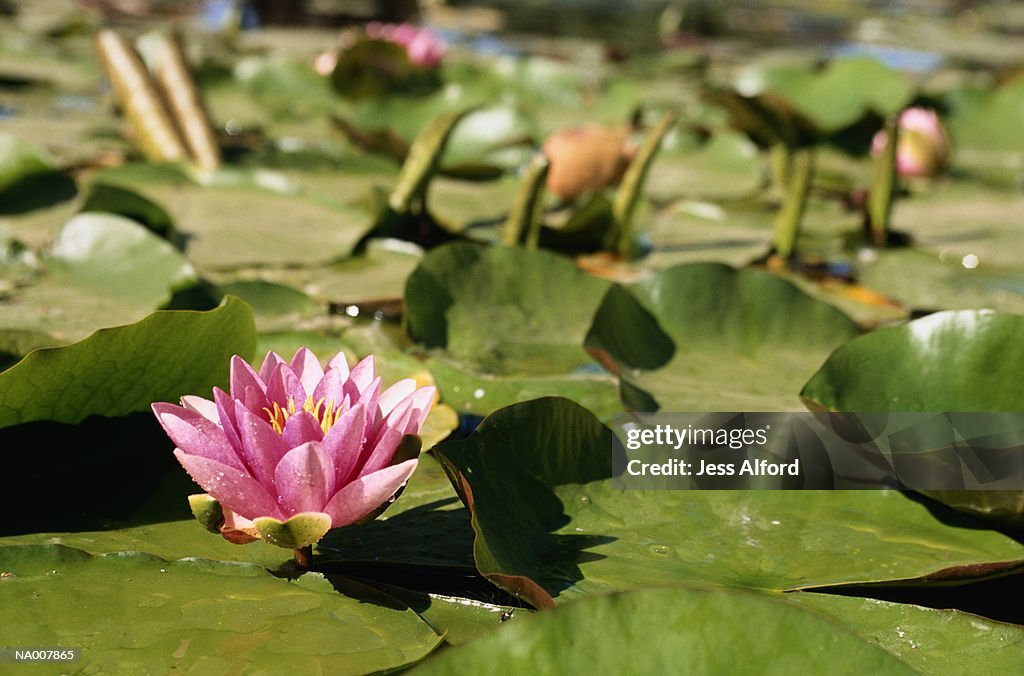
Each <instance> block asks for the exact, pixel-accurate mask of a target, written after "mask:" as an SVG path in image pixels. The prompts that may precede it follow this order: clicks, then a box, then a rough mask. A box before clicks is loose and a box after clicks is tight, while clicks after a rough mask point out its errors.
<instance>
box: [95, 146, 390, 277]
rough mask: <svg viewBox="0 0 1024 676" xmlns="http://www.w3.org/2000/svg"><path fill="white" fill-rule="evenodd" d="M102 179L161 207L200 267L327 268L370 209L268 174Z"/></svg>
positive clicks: (147, 174)
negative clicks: (197, 180)
mask: <svg viewBox="0 0 1024 676" xmlns="http://www.w3.org/2000/svg"><path fill="white" fill-rule="evenodd" d="M103 177H104V180H105V181H106V182H108V183H111V184H116V185H118V186H123V187H125V188H128V189H131V190H133V191H135V192H137V193H138V194H140V195H142V196H143V197H145V198H147V199H150V200H152V201H154V202H157V203H160V204H163V205H164V206H165V208H166V209H167V211H168V213H169V214H170V216H171V218H172V219H173V220H174V223H175V226H176V228H177V230H178V232H179V233H180V234H181V235H182V236H184V237H185V238H186V240H187V243H188V245H187V251H188V256H189V260H191V261H192V262H193V264H195V265H196V267H198V268H199V269H200V270H204V269H209V270H224V269H234V268H238V267H240V266H244V265H254V266H255V265H258V266H267V265H268V264H286V265H289V266H293V265H296V264H301V265H315V264H323V263H327V262H330V261H333V260H335V259H338V258H342V257H344V256H347V255H348V254H350V253H351V252H352V249H353V248H354V247H355V245H356V243H357V242H358V241H359V238H360V237H362V236H363V234H364V233H365V232H366V231H367V230H369V229H370V227H371V226H372V224H373V215H372V214H371V213H370V212H369V211H368V210H363V209H362V208H360V207H356V206H351V205H348V204H345V203H343V202H341V201H339V200H337V199H334V198H332V197H330V196H328V195H324V194H319V193H313V192H312V191H311V192H308V193H307V192H302V191H299V192H298V193H297V194H296V191H295V188H296V186H293V185H290V184H289V182H288V179H287V178H286V177H285V176H284V175H282V174H279V173H277V172H270V171H267V170H255V171H254V172H252V173H251V175H245V174H239V173H238V172H235V173H232V172H229V171H227V170H222V171H220V172H218V173H217V174H214V175H213V177H214V184H212V185H209V186H199V185H196V184H194V183H192V182H190V181H186V180H185V179H183V178H182V177H181V176H180V175H178V176H174V175H173V174H171V175H159V174H157V175H154V174H153V172H152V171H150V170H149V169H148V168H147V165H141V166H132V167H123V168H122V169H121V170H119V171H118V172H111V173H106V174H104V175H103ZM216 181H220V183H219V184H217V183H216ZM240 204H244V205H245V208H244V209H240V208H239V205H240Z"/></svg>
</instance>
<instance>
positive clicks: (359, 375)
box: [345, 354, 377, 400]
mask: <svg viewBox="0 0 1024 676" xmlns="http://www.w3.org/2000/svg"><path fill="white" fill-rule="evenodd" d="M376 377H377V367H376V365H375V363H374V361H373V355H372V354H371V355H370V356H368V357H366V358H365V359H363V360H362V361H361V362H359V363H358V364H356V365H355V367H353V368H352V372H351V373H349V375H348V383H347V384H346V386H345V391H346V392H351V391H352V390H354V392H358V393H360V394H362V393H363V392H364V391H366V388H367V387H369V386H370V385H372V384H373V381H374V379H375V378H376ZM350 388H352V390H350ZM352 399H353V400H356V396H355V394H353V396H352Z"/></svg>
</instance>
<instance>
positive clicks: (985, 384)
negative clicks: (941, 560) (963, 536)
mask: <svg viewBox="0 0 1024 676" xmlns="http://www.w3.org/2000/svg"><path fill="white" fill-rule="evenodd" d="M1022 370H1024V317H1020V316H1017V315H1011V314H1004V313H999V312H993V311H991V310H960V311H947V312H939V313H936V314H933V315H929V316H927V317H922V318H921V319H917V320H915V321H912V322H909V323H907V324H904V325H902V326H894V327H889V328H885V329H879V330H878V331H874V332H872V333H870V334H867V335H865V336H862V337H860V338H858V339H856V340H853V341H850V342H849V343H848V344H846V345H844V346H843V347H841V348H840V349H838V350H836V351H835V353H834V354H832V356H830V357H829V358H828V360H827V361H826V362H825V363H824V364H823V365H822V367H821V369H820V370H819V371H818V372H817V373H816V374H814V376H813V377H812V378H811V379H810V381H808V383H807V384H806V385H805V387H804V389H803V392H801V397H803V398H804V400H805V401H806V402H807V403H808V406H811V407H814V408H819V407H820V408H825V409H828V410H832V411H895V412H905V411H931V412H940V413H941V412H947V411H948V412H958V411H1010V412H1013V411H1022V410H1024V390H1022V389H1021V387H1020V374H1021V372H1022ZM993 433H994V430H993ZM979 452H984V451H979ZM929 494H930V495H932V496H933V497H936V498H938V499H939V500H941V501H943V502H946V503H947V504H950V505H951V506H954V507H957V508H960V509H964V510H967V511H971V512H974V513H977V514H981V515H984V516H992V517H996V518H1002V519H1010V520H1020V519H1021V518H1024V492H1021V491H983V492H973V491H967V492H959V493H958V492H929Z"/></svg>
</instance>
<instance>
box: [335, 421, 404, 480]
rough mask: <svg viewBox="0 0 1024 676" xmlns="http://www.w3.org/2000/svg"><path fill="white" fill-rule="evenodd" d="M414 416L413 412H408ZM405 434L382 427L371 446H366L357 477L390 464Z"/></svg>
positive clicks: (391, 428)
mask: <svg viewBox="0 0 1024 676" xmlns="http://www.w3.org/2000/svg"><path fill="white" fill-rule="evenodd" d="M410 413H411V414H413V415H414V414H415V413H414V412H410ZM404 436H405V434H404V433H403V432H400V431H398V430H396V429H395V428H393V427H384V428H382V429H381V431H380V433H379V434H378V435H377V438H376V439H375V440H374V442H373V443H372V444H368V445H367V447H366V451H368V452H366V459H365V460H364V461H363V462H362V463H361V464H360V466H359V468H358V470H359V471H358V476H366V475H367V474H372V473H374V472H377V471H379V470H381V469H383V468H385V467H387V466H388V465H390V464H391V461H392V459H393V458H394V457H395V451H396V450H398V442H400V441H401V440H402V437H404ZM355 478H356V477H351V478H350V479H349V480H350V481H351V480H353V479H355Z"/></svg>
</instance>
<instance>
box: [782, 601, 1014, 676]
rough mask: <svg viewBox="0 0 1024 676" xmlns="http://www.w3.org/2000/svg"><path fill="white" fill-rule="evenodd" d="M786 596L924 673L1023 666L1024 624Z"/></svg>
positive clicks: (906, 606) (907, 606) (945, 612)
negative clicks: (1022, 626)
mask: <svg viewBox="0 0 1024 676" xmlns="http://www.w3.org/2000/svg"><path fill="white" fill-rule="evenodd" d="M786 600H787V601H789V602H790V603H792V604H793V605H796V606H798V607H801V608H805V609H807V610H814V611H817V612H820V613H823V614H825V615H828V616H829V619H831V620H832V621H833V622H835V623H837V624H839V625H840V626H842V627H844V628H846V629H850V630H852V631H854V632H855V633H857V634H858V635H860V636H862V637H864V639H865V640H866V641H867V642H868V643H870V644H872V645H876V646H878V647H880V648H882V649H883V650H885V651H887V652H889V653H891V654H893V655H895V656H896V657H898V658H899V659H901V660H902V661H904V662H906V663H907V664H909V665H910V666H911V667H913V668H914V669H916V670H917V671H919V672H920V673H923V674H949V675H950V676H956V675H957V674H964V673H971V672H982V671H983V672H986V673H992V674H994V673H1006V674H1012V673H1017V672H1019V671H1020V670H1021V669H1024V652H1022V651H1021V645H1022V643H1024V628H1021V627H1020V626H1018V625H1013V624H1004V623H1002V622H994V621H992V620H989V619H986V618H983V617H978V616H977V615H971V614H970V613H965V612H961V611H958V610H945V609H944V610H937V609H934V608H923V607H921V606H915V605H910V604H903V603H889V602H887V601H879V600H878V599H863V598H851V597H846V596H836V595H832V594H814V593H800V594H789V595H787V596H786Z"/></svg>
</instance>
